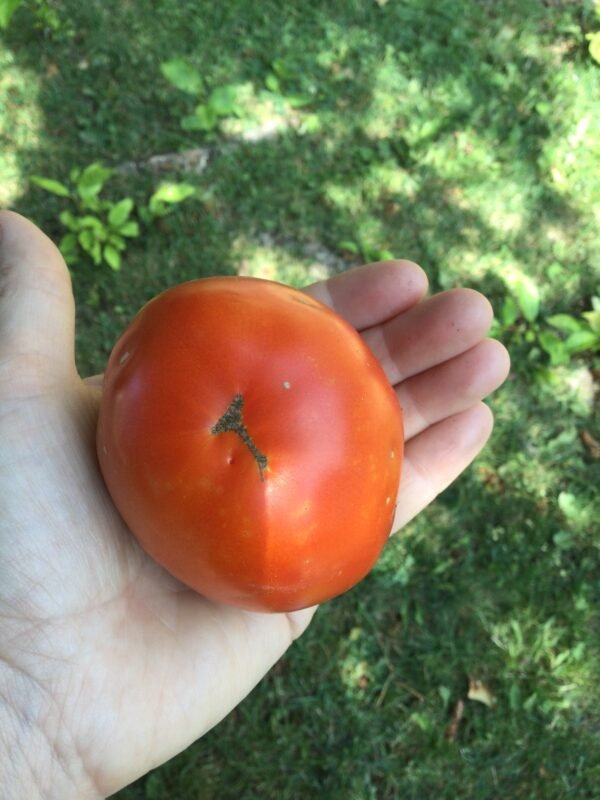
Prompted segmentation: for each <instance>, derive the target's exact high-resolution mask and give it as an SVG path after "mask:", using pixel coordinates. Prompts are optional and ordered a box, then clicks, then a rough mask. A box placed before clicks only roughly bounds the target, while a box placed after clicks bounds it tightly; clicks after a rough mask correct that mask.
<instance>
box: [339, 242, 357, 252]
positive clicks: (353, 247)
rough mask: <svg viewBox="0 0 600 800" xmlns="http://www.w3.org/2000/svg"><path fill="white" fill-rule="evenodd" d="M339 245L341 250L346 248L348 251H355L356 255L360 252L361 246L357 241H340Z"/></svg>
mask: <svg viewBox="0 0 600 800" xmlns="http://www.w3.org/2000/svg"><path fill="white" fill-rule="evenodd" d="M338 247H339V249H340V250H346V251H347V252H348V253H354V255H355V256H356V255H358V254H359V252H360V248H359V246H358V245H357V244H356V242H351V241H349V240H345V241H343V242H338Z"/></svg>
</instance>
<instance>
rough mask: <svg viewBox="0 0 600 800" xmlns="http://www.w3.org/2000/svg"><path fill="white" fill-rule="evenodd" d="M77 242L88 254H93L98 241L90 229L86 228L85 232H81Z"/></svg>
mask: <svg viewBox="0 0 600 800" xmlns="http://www.w3.org/2000/svg"><path fill="white" fill-rule="evenodd" d="M77 241H78V242H79V244H80V245H81V246H82V248H83V249H84V250H85V252H86V253H90V254H91V252H92V250H93V248H94V244H95V242H96V239H95V237H94V234H93V232H92V231H91V230H90V229H89V228H84V230H82V231H80V232H79V234H78V236H77Z"/></svg>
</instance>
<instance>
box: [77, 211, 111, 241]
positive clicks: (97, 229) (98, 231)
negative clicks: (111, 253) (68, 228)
mask: <svg viewBox="0 0 600 800" xmlns="http://www.w3.org/2000/svg"><path fill="white" fill-rule="evenodd" d="M79 227H81V228H90V229H91V230H93V231H94V235H95V236H102V235H106V227H105V225H104V223H103V222H102V220H100V219H98V217H92V215H91V214H86V215H85V216H83V217H80V218H79Z"/></svg>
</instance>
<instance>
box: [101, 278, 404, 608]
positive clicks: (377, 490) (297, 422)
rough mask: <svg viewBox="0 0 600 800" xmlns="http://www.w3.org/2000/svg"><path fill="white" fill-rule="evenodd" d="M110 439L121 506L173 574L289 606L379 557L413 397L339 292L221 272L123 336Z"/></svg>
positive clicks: (140, 317) (200, 586)
mask: <svg viewBox="0 0 600 800" xmlns="http://www.w3.org/2000/svg"><path fill="white" fill-rule="evenodd" d="M228 410H229V411H228ZM227 414H228V415H229V416H227ZM234 419H237V424H238V428H237V429H234V428H232V427H231V424H232V420H234ZM228 425H229V427H228ZM240 425H241V427H240ZM97 450H98V458H99V461H100V466H101V469H102V473H103V475H104V479H105V482H106V485H107V487H108V490H109V492H110V494H111V496H112V498H113V500H114V502H115V505H116V506H117V508H118V510H119V511H120V513H121V515H122V517H123V519H124V520H125V522H126V523H127V525H128V526H129V528H130V529H131V531H132V532H133V533H134V535H135V536H136V537H137V539H138V540H139V541H140V543H141V544H142V546H143V547H144V549H145V550H146V551H147V552H148V553H149V554H150V555H151V556H152V557H153V558H154V559H156V560H157V561H158V562H159V563H161V564H162V565H163V566H164V567H165V568H166V569H167V570H168V571H169V572H171V573H172V574H173V575H175V576H176V577H177V578H179V579H180V580H181V581H182V582H183V583H185V584H187V585H188V586H190V587H191V588H193V589H195V590H196V591H198V592H199V593H200V594H202V595H204V596H206V597H208V598H210V599H212V600H215V601H218V602H222V603H226V604H229V605H233V606H237V607H240V608H245V609H251V610H257V611H291V610H294V609H298V608H303V607H306V606H310V605H314V604H316V603H320V602H322V601H324V600H327V599H329V598H331V597H334V596H336V595H338V594H340V593H342V592H344V591H345V590H347V589H348V588H350V587H351V586H353V585H354V584H355V583H357V582H358V581H359V580H360V579H361V578H363V577H364V576H365V575H366V573H367V572H368V571H369V570H370V569H371V567H372V566H373V564H374V563H375V561H376V559H377V557H378V555H379V553H380V551H381V549H382V547H383V545H384V544H385V542H386V540H387V538H388V535H389V533H390V530H391V526H392V522H393V517H394V508H395V502H396V496H397V492H398V485H399V481H400V470H401V463H402V458H403V425H402V412H401V409H400V406H399V403H398V400H397V398H396V395H395V392H394V390H393V389H392V387H391V386H390V384H389V382H388V380H387V378H386V376H385V374H384V372H383V370H382V368H381V366H380V365H379V363H378V362H377V360H376V359H375V357H374V356H373V355H372V353H371V352H370V350H369V349H368V348H367V346H366V345H365V344H364V343H363V341H362V339H361V338H360V336H359V335H358V334H357V332H356V331H355V330H354V329H353V328H352V327H351V326H350V325H349V324H348V323H346V322H345V320H343V319H342V318H341V317H339V316H338V315H337V314H335V313H334V312H333V311H331V310H330V309H329V308H327V307H326V306H325V305H323V304H321V303H319V302H318V301H317V300H314V299H313V298H311V297H309V296H308V295H305V294H304V293H302V292H300V291H298V290H295V289H292V288H290V287H288V286H284V285H281V284H278V283H274V282H272V281H266V280H260V279H256V278H237V277H223V278H206V279H202V280H196V281H190V282H188V283H185V284H182V285H180V286H176V287H174V288H172V289H169V290H167V291H166V292H163V293H162V294H161V295H159V296H158V297H155V298H154V299H153V300H151V301H150V302H149V303H147V304H146V305H145V306H144V307H143V308H142V309H141V311H140V312H139V313H138V314H137V316H136V317H135V318H134V319H133V321H132V323H131V324H130V326H129V327H128V328H127V330H126V331H125V332H124V333H123V335H122V336H121V338H120V339H119V341H118V342H117V344H116V345H115V347H114V349H113V352H112V354H111V356H110V359H109V362H108V367H107V370H106V373H105V376H104V388H103V396H102V401H101V407H100V416H99V422H98V431H97Z"/></svg>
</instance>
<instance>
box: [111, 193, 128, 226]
mask: <svg viewBox="0 0 600 800" xmlns="http://www.w3.org/2000/svg"><path fill="white" fill-rule="evenodd" d="M132 211H133V200H132V199H131V197H125V198H124V199H123V200H120V201H119V202H118V203H115V205H114V206H113V207H112V208H111V210H110V211H109V212H108V224H109V225H110V226H111V227H112V228H120V227H121V225H124V224H125V222H126V221H127V219H128V218H129V215H130V214H131V212H132Z"/></svg>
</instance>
